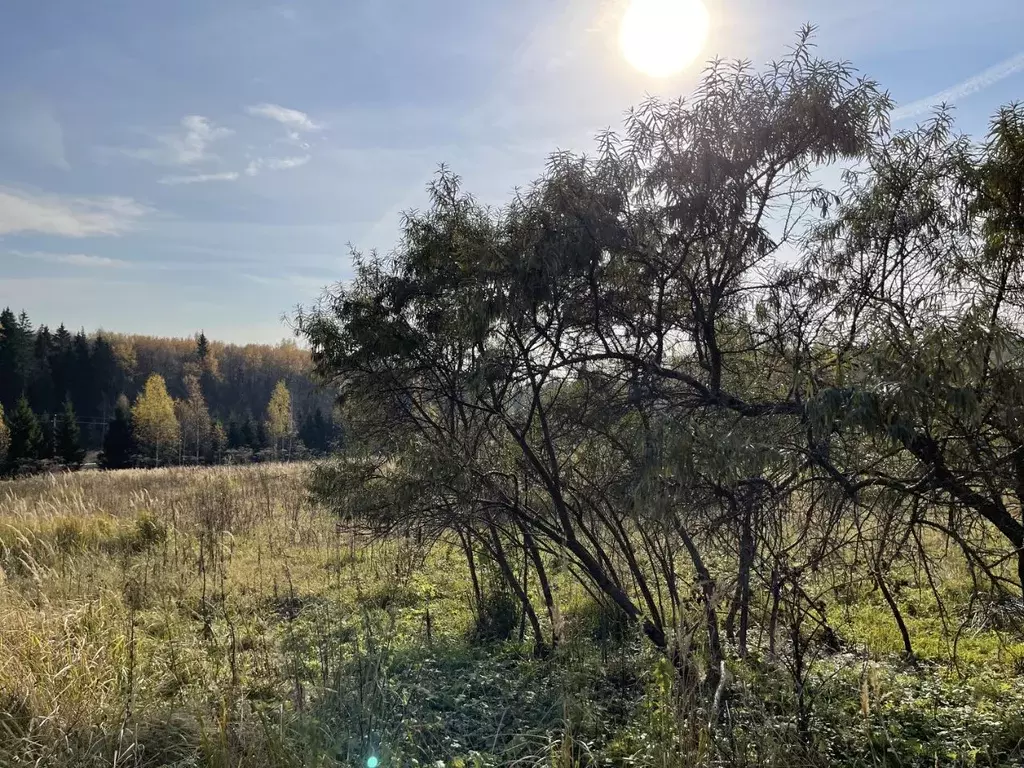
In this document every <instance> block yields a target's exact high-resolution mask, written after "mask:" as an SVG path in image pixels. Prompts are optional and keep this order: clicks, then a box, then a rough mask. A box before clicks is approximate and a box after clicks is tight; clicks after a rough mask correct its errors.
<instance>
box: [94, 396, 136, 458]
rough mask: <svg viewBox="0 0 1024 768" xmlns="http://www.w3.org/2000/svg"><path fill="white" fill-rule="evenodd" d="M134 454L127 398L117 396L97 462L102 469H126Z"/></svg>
mask: <svg viewBox="0 0 1024 768" xmlns="http://www.w3.org/2000/svg"><path fill="white" fill-rule="evenodd" d="M134 455H135V440H134V438H133V437H132V425H131V409H130V408H129V406H128V398H127V397H124V396H123V395H122V396H121V397H119V398H118V400H117V405H116V406H115V407H114V419H113V421H111V422H110V426H109V427H107V434H106V435H105V436H104V438H103V452H102V453H101V454H100V458H99V464H100V466H101V467H103V468H104V469H127V468H128V467H130V466H131V465H132V459H133V456H134Z"/></svg>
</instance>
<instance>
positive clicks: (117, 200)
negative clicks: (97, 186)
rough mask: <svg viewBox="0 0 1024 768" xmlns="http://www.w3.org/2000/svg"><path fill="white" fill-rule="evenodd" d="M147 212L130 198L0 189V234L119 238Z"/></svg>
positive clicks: (8, 188) (148, 210) (145, 208)
mask: <svg viewBox="0 0 1024 768" xmlns="http://www.w3.org/2000/svg"><path fill="white" fill-rule="evenodd" d="M149 212H150V209H149V208H147V207H146V206H144V205H142V204H141V203H138V202H136V201H135V200H133V199H131V198H130V197H63V196H60V195H38V194H33V193H30V192H24V191H21V190H17V189H12V188H10V187H0V235H9V234H18V233H29V232H32V233H36V234H41V235H56V236H58V237H95V236H98V235H120V234H122V233H124V232H128V231H129V230H132V229H134V228H135V227H136V226H137V225H138V223H139V220H140V219H141V218H142V217H144V216H145V215H146V214H148V213H149Z"/></svg>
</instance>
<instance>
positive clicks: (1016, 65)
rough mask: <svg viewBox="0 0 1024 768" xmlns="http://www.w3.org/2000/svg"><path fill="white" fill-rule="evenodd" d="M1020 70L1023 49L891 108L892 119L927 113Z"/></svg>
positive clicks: (1023, 61)
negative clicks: (945, 85) (923, 96)
mask: <svg viewBox="0 0 1024 768" xmlns="http://www.w3.org/2000/svg"><path fill="white" fill-rule="evenodd" d="M1021 71H1024V51H1022V52H1021V53H1018V54H1017V55H1016V56H1011V57H1010V58H1008V59H1006V60H1005V61H1002V62H1000V63H999V64H996V65H995V66H993V67H989V68H988V69H986V70H985V71H984V72H979V73H978V74H977V75H975V76H974V77H971V78H968V79H967V80H964V81H963V82H962V83H958V84H956V85H954V86H952V87H950V88H947V89H946V90H944V91H939V92H938V93H936V94H932V95H931V96H927V97H925V98H923V99H918V100H917V101H912V102H910V103H909V104H907V105H905V106H902V107H900V108H899V109H896V110H893V113H892V119H893V121H894V122H896V121H899V120H907V119H909V118H911V117H918V116H920V115H924V114H927V113H929V112H931V111H932V110H934V109H935V107H937V106H939V105H940V104H954V103H955V102H957V101H960V100H961V99H965V98H967V97H968V96H971V95H973V94H975V93H978V91H983V90H985V89H986V88H990V87H991V86H993V85H995V84H996V83H998V82H999V81H1000V80H1005V79H1006V78H1008V77H1010V76H1012V75H1015V74H1017V73H1018V72H1021Z"/></svg>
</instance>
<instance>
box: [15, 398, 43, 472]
mask: <svg viewBox="0 0 1024 768" xmlns="http://www.w3.org/2000/svg"><path fill="white" fill-rule="evenodd" d="M7 430H8V432H9V434H10V439H9V443H8V447H7V463H6V467H7V471H8V472H12V473H16V472H20V471H24V470H26V469H30V468H31V467H32V465H33V463H34V462H35V461H36V459H38V458H39V451H40V447H41V444H42V432H41V431H40V429H39V422H38V420H37V419H36V416H35V414H34V413H32V409H31V408H29V405H28V400H27V399H26V398H25V397H24V396H23V397H20V398H18V402H17V404H16V406H15V408H14V411H13V412H12V413H11V414H10V415H9V416H8V417H7Z"/></svg>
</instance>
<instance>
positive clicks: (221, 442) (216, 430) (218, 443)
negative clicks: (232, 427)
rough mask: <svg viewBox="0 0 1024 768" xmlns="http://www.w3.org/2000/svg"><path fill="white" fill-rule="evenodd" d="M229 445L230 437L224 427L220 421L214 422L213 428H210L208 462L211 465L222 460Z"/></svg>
mask: <svg viewBox="0 0 1024 768" xmlns="http://www.w3.org/2000/svg"><path fill="white" fill-rule="evenodd" d="M227 444H228V436H227V433H226V432H225V431H224V425H223V424H221V423H220V422H219V421H215V422H213V426H212V427H211V428H210V440H209V443H208V460H209V462H210V463H211V464H215V463H217V462H219V461H220V460H221V456H222V454H223V453H224V449H225V448H226V447H227Z"/></svg>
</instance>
